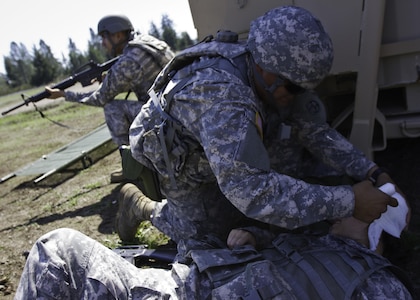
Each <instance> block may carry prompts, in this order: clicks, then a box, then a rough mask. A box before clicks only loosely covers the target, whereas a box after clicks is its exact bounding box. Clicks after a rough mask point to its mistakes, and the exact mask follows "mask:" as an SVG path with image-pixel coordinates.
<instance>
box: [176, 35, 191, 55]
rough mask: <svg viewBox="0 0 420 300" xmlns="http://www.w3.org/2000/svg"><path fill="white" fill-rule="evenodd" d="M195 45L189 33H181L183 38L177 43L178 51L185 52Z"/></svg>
mask: <svg viewBox="0 0 420 300" xmlns="http://www.w3.org/2000/svg"><path fill="white" fill-rule="evenodd" d="M194 43H195V42H194V41H193V40H192V39H191V37H190V35H189V34H188V33H187V32H185V31H184V32H181V36H180V37H179V38H178V39H177V41H176V50H183V49H185V48H187V47H190V46H192V45H193V44H194Z"/></svg>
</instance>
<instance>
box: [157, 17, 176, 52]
mask: <svg viewBox="0 0 420 300" xmlns="http://www.w3.org/2000/svg"><path fill="white" fill-rule="evenodd" d="M161 27H162V35H161V36H162V37H161V38H162V39H163V40H164V41H165V42H166V43H167V44H168V45H169V47H171V48H172V49H175V50H178V49H176V46H177V36H176V32H175V30H174V28H173V22H172V20H171V19H169V17H168V15H163V16H162V21H161Z"/></svg>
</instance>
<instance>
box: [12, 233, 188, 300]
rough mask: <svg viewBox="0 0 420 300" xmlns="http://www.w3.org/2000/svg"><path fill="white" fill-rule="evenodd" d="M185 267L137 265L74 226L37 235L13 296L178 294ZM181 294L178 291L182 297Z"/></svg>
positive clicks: (141, 296) (150, 296) (148, 296)
mask: <svg viewBox="0 0 420 300" xmlns="http://www.w3.org/2000/svg"><path fill="white" fill-rule="evenodd" d="M189 271H190V270H189V267H188V266H186V265H182V264H174V265H173V268H172V270H164V269H157V268H149V269H146V268H145V269H141V268H137V267H136V266H134V265H132V264H130V263H129V262H128V261H126V260H125V259H123V258H121V257H120V256H119V255H118V254H116V253H114V252H113V251H112V250H110V249H108V248H106V247H104V246H103V245H102V244H100V243H99V242H96V241H95V240H93V239H91V238H89V237H87V236H86V235H84V234H82V233H80V232H78V231H75V230H73V229H67V228H62V229H57V230H54V231H52V232H50V233H47V234H46V235H44V236H42V237H41V238H39V239H38V240H37V242H36V243H35V245H34V246H33V247H32V249H31V252H30V254H29V256H28V259H27V262H26V265H25V268H24V270H23V273H22V276H21V280H20V283H19V286H18V289H17V292H16V296H15V299H16V300H17V299H179V298H180V297H179V293H182V284H183V281H184V278H185V277H186V276H187V274H188V273H189ZM181 298H182V297H181Z"/></svg>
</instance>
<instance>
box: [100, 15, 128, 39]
mask: <svg viewBox="0 0 420 300" xmlns="http://www.w3.org/2000/svg"><path fill="white" fill-rule="evenodd" d="M133 30H134V28H133V25H132V24H131V21H130V20H129V19H128V18H127V17H126V16H124V15H107V16H105V17H103V18H102V19H100V20H99V22H98V35H101V34H102V33H104V32H109V33H111V34H112V33H116V32H119V31H133Z"/></svg>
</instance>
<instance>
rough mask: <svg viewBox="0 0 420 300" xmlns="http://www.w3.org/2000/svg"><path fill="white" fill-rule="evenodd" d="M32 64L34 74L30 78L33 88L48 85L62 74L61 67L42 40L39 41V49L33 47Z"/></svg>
mask: <svg viewBox="0 0 420 300" xmlns="http://www.w3.org/2000/svg"><path fill="white" fill-rule="evenodd" d="M32 64H33V66H34V67H35V73H34V74H33V76H32V78H31V84H32V85H34V86H40V85H42V84H47V83H50V82H52V81H54V79H56V78H57V77H58V76H59V75H60V74H62V73H63V66H62V65H61V64H60V63H59V61H58V60H57V59H56V58H55V57H54V55H53V54H52V52H51V48H50V47H49V46H48V45H47V44H46V43H45V42H44V41H43V40H40V41H39V48H36V47H35V46H34V49H33V60H32Z"/></svg>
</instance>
